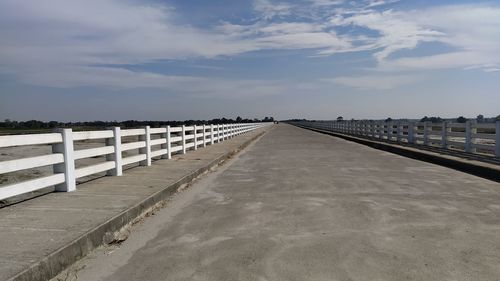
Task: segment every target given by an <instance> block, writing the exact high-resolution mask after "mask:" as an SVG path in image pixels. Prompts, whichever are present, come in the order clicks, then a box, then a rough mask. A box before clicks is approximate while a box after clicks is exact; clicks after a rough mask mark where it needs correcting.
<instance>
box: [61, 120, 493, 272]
mask: <svg viewBox="0 0 500 281" xmlns="http://www.w3.org/2000/svg"><path fill="white" fill-rule="evenodd" d="M499 265H500V184H499V183H496V182H493V181H489V180H486V179H483V178H479V177H475V176H472V175H469V174H465V173H461V172H458V171H455V170H451V169H448V168H445V167H441V166H437V165H433V164H429V163H425V162H421V161H417V160H413V159H408V158H404V157H401V156H397V155H394V154H390V153H387V152H383V151H379V150H375V149H372V148H369V147H366V146H363V145H359V144H356V143H352V142H348V141H345V140H342V139H338V138H334V137H330V136H327V135H323V134H319V133H315V132H312V131H308V130H305V129H300V128H297V127H293V126H290V125H286V124H283V125H277V126H274V127H273V129H272V130H271V131H270V132H268V133H267V134H265V135H264V136H263V137H262V138H261V139H259V140H258V141H257V142H256V143H255V144H254V145H252V146H251V147H249V148H248V149H247V150H246V151H244V152H243V153H242V154H240V155H238V157H237V158H236V159H234V160H232V161H231V163H229V164H228V165H226V166H225V167H224V168H222V169H220V170H219V171H218V172H217V173H214V174H211V175H209V176H208V177H206V178H204V179H202V180H201V181H199V182H198V183H196V184H194V185H193V186H192V187H191V188H189V189H187V190H186V191H185V192H182V193H179V194H177V195H176V196H175V197H174V198H173V200H172V201H171V202H169V203H168V204H167V206H166V208H165V209H163V210H161V211H160V212H159V213H158V214H157V215H156V216H154V217H152V218H150V219H147V220H145V221H144V223H142V224H140V225H138V226H136V227H135V228H134V229H133V231H132V234H131V236H130V237H129V239H128V240H126V241H125V242H124V243H123V244H121V245H120V246H119V247H117V248H112V249H109V248H108V249H101V250H100V251H97V252H95V253H93V254H92V255H91V256H90V257H89V258H87V259H85V260H83V261H82V262H81V263H79V264H77V265H75V267H74V268H73V269H78V270H79V272H78V280H218V281H220V280H297V281H298V280H342V281H343V280H370V281H372V280H381V281H382V280H384V281H387V280H398V281H399V280H425V281H429V280H474V281H480V280H484V281H492V280H500V266H499ZM66 276H72V275H71V274H69V275H66Z"/></svg>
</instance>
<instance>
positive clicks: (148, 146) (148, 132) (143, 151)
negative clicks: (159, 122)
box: [139, 126, 151, 166]
mask: <svg viewBox="0 0 500 281" xmlns="http://www.w3.org/2000/svg"><path fill="white" fill-rule="evenodd" d="M139 140H140V141H144V142H145V143H146V146H145V147H143V148H139V153H140V154H145V155H146V160H143V161H141V162H139V165H141V166H151V128H150V127H149V126H146V127H144V135H140V136H139Z"/></svg>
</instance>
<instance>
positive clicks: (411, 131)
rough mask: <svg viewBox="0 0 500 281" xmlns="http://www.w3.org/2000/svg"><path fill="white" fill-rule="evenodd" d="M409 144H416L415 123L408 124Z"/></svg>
mask: <svg viewBox="0 0 500 281" xmlns="http://www.w3.org/2000/svg"><path fill="white" fill-rule="evenodd" d="M408 143H411V144H414V143H415V123H413V122H409V123H408Z"/></svg>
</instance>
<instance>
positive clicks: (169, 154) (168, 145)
mask: <svg viewBox="0 0 500 281" xmlns="http://www.w3.org/2000/svg"><path fill="white" fill-rule="evenodd" d="M165 128H166V129H167V132H166V133H165V135H163V138H165V140H166V143H165V144H162V145H161V148H162V149H166V150H167V154H163V155H162V156H161V158H162V159H172V144H171V140H170V126H166V127H165Z"/></svg>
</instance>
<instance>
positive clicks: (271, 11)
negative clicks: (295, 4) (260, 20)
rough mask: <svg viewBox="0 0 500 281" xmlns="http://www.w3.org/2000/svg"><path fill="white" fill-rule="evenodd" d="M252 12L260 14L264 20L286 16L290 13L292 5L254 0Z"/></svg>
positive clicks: (267, 0)
mask: <svg viewBox="0 0 500 281" xmlns="http://www.w3.org/2000/svg"><path fill="white" fill-rule="evenodd" d="M253 7H254V10H255V11H257V12H259V13H261V14H262V16H263V17H264V18H265V19H272V18H274V17H282V16H287V15H289V14H290V13H291V10H292V5H290V4H288V3H281V2H280V3H273V2H271V1H269V0H255V1H254V5H253Z"/></svg>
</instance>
